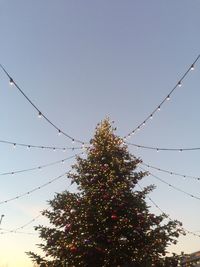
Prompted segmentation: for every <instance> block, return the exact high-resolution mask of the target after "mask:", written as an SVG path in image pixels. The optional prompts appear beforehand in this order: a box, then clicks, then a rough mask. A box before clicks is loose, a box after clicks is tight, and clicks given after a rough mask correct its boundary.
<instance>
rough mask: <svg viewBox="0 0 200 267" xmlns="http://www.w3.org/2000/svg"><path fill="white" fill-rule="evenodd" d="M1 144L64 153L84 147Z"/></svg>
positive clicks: (8, 142)
mask: <svg viewBox="0 0 200 267" xmlns="http://www.w3.org/2000/svg"><path fill="white" fill-rule="evenodd" d="M0 143H2V144H8V145H12V146H14V147H16V146H20V147H25V148H27V149H29V148H39V149H49V150H62V151H65V150H78V149H82V147H57V146H45V145H31V144H24V143H17V142H11V141H7V140H0Z"/></svg>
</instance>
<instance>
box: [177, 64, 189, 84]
mask: <svg viewBox="0 0 200 267" xmlns="http://www.w3.org/2000/svg"><path fill="white" fill-rule="evenodd" d="M190 69H191V68H190ZM181 86H182V83H181V81H179V82H178V87H181Z"/></svg>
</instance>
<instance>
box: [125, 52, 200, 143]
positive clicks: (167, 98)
mask: <svg viewBox="0 0 200 267" xmlns="http://www.w3.org/2000/svg"><path fill="white" fill-rule="evenodd" d="M199 58H200V55H198V57H197V58H196V59H195V61H194V62H193V63H192V65H190V67H189V68H188V69H187V71H186V72H185V73H184V74H183V75H182V77H181V78H180V80H179V81H178V82H177V83H176V84H175V86H174V87H173V88H172V90H171V91H170V92H169V93H168V94H167V96H166V97H165V98H164V99H163V100H162V101H161V102H160V103H159V105H158V106H157V107H156V108H155V109H154V110H153V111H152V112H151V113H150V114H149V115H148V116H147V117H146V118H145V119H144V120H143V121H142V122H141V123H140V124H139V125H138V126H137V127H136V128H135V129H134V130H132V131H131V132H129V133H128V134H127V135H126V136H124V139H126V138H128V137H131V136H132V135H133V134H135V133H136V131H137V130H140V129H141V128H142V127H143V126H145V125H146V123H147V122H148V121H149V120H150V119H152V118H153V116H154V114H155V113H156V112H158V111H160V109H161V106H162V105H163V104H164V103H165V102H166V101H168V100H169V99H170V97H171V95H172V94H173V93H174V91H175V90H176V89H177V88H178V87H181V86H182V82H183V80H184V79H185V78H186V76H187V75H188V73H189V72H190V71H192V70H194V66H195V64H196V62H197V61H198V60H199Z"/></svg>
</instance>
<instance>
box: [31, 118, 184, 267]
mask: <svg viewBox="0 0 200 267" xmlns="http://www.w3.org/2000/svg"><path fill="white" fill-rule="evenodd" d="M114 131H115V129H113V128H112V126H111V123H110V122H109V120H107V119H106V120H104V121H103V122H101V123H100V124H99V125H98V126H97V128H96V132H95V135H94V138H93V139H92V140H91V141H90V146H89V147H88V148H87V151H86V157H85V158H81V157H78V158H77V162H76V164H75V165H73V166H72V171H71V172H69V175H68V176H69V178H71V179H72V182H73V183H76V184H77V193H70V192H68V191H64V192H62V193H58V194H56V195H55V197H54V199H53V200H51V201H49V205H50V209H47V210H44V211H43V215H44V216H46V217H47V218H48V219H49V222H50V224H51V227H45V226H42V225H40V226H37V227H36V230H38V231H39V235H40V238H41V239H42V240H43V243H42V244H40V245H39V247H40V248H41V249H42V250H43V253H44V256H40V255H37V254H35V253H33V252H28V255H29V256H30V257H31V258H32V259H33V261H34V262H36V263H37V264H38V266H40V267H44V266H51V267H62V266H68V267H78V266H81V267H108V266H114V267H129V266H130V267H131V266H144V267H146V266H157V267H158V266H170V265H167V264H165V263H166V262H170V260H169V259H167V258H165V255H166V252H167V247H168V246H169V245H170V244H175V243H176V242H177V238H178V236H179V234H180V233H181V231H182V230H181V223H179V222H178V221H166V219H167V218H166V215H165V214H161V215H158V216H156V215H154V214H152V213H151V212H150V210H149V206H148V205H147V203H146V201H145V197H146V196H147V194H148V193H150V192H151V191H152V189H153V188H154V187H153V186H148V187H145V188H144V189H142V190H139V189H138V190H136V185H137V183H138V182H139V181H140V180H141V179H142V178H143V177H144V176H146V175H147V173H145V172H142V171H139V170H138V164H140V163H141V160H140V159H138V158H135V157H134V156H133V155H131V154H130V153H129V152H128V148H127V146H126V145H125V144H124V141H123V139H122V138H120V137H118V136H116V135H115V134H114ZM166 259H167V260H166ZM171 266H176V265H171Z"/></svg>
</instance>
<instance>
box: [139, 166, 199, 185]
mask: <svg viewBox="0 0 200 267" xmlns="http://www.w3.org/2000/svg"><path fill="white" fill-rule="evenodd" d="M140 164H141V165H144V166H146V167H147V168H151V169H154V170H157V171H160V172H165V173H168V174H170V175H175V176H180V177H182V178H190V179H194V180H197V181H200V177H197V176H190V175H186V174H181V173H177V172H173V171H169V170H165V169H161V168H158V167H155V166H152V165H149V164H146V163H144V162H142V163H140Z"/></svg>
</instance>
